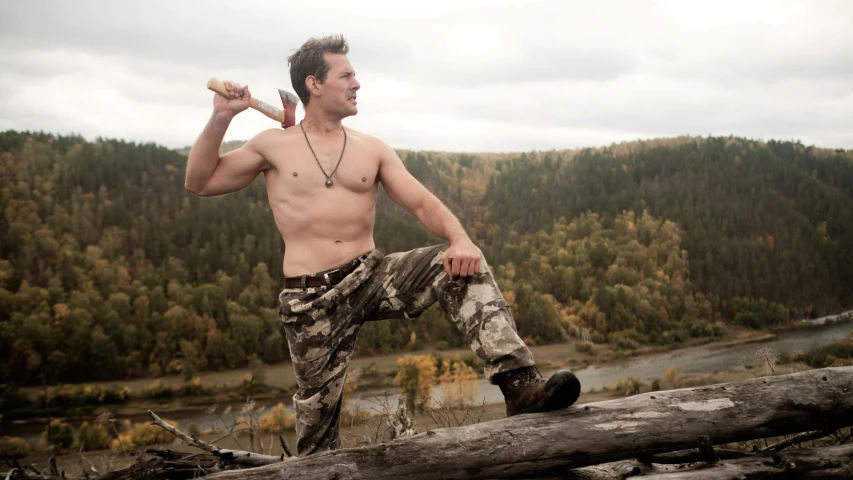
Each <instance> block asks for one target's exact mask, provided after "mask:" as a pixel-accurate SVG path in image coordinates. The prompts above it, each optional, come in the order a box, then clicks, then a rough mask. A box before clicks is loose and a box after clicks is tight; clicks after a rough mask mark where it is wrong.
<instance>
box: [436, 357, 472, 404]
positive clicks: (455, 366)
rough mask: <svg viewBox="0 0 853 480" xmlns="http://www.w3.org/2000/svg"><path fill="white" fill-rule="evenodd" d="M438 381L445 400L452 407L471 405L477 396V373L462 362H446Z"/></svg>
mask: <svg viewBox="0 0 853 480" xmlns="http://www.w3.org/2000/svg"><path fill="white" fill-rule="evenodd" d="M443 363H444V365H443V368H442V371H443V372H444V373H442V374H441V377H439V379H438V381H439V383H440V384H441V392H442V396H443V400H444V402H445V403H446V404H448V405H450V406H465V405H470V404H471V403H472V402H473V401H474V397H476V396H477V372H475V371H474V369H473V368H471V366H470V365H468V364H467V363H463V362H462V361H455V362H454V361H451V360H445V361H444V362H443Z"/></svg>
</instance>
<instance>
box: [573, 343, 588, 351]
mask: <svg viewBox="0 0 853 480" xmlns="http://www.w3.org/2000/svg"><path fill="white" fill-rule="evenodd" d="M575 350H577V351H578V352H580V353H586V354H591V353H592V344H591V343H578V344H575Z"/></svg>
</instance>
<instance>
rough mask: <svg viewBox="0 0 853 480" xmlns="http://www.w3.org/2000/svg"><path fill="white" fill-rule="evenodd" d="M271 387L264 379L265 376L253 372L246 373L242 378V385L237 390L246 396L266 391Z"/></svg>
mask: <svg viewBox="0 0 853 480" xmlns="http://www.w3.org/2000/svg"><path fill="white" fill-rule="evenodd" d="M269 389H270V386H269V385H267V383H266V382H265V381H264V378H263V376H261V377H258V376H255V375H254V374H251V373H246V374H244V375H243V377H242V378H241V379H240V386H239V387H237V391H238V392H240V395H243V396H244V397H246V396H251V395H255V394H258V393H264V392H266V391H268V390H269Z"/></svg>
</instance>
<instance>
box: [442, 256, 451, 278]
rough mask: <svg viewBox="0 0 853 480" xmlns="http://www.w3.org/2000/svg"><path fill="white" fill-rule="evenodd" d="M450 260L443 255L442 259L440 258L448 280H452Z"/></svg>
mask: <svg viewBox="0 0 853 480" xmlns="http://www.w3.org/2000/svg"><path fill="white" fill-rule="evenodd" d="M450 260H451V258H450V257H448V256H447V255H445V256H444V257H442V258H441V264H442V265H444V271H445V272H447V276H449V277H450V279H451V280H453V273H452V272H451V266H450Z"/></svg>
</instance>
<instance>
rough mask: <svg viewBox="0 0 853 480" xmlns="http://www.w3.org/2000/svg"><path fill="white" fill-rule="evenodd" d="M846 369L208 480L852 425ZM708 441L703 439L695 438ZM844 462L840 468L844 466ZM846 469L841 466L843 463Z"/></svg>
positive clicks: (626, 401) (639, 449) (518, 466)
mask: <svg viewBox="0 0 853 480" xmlns="http://www.w3.org/2000/svg"><path fill="white" fill-rule="evenodd" d="M851 392H853V367H842V368H826V369H820V370H812V371H808V372H802V373H796V374H790V375H781V376H775V377H765V378H757V379H752V380H747V381H743V382H736V383H727V384H718V385H712V386H705V387H697V388H688V389H681V390H670V391H663V392H652V393H646V394H641V395H636V396H633V397H628V398H623V399H618V400H610V401H605V402H597V403H590V404H586V405H578V406H574V407H570V408H568V409H566V410H561V411H558V412H551V413H546V414H530V415H519V416H516V417H511V418H507V419H501V420H495V421H491V422H486V423H481V424H477V425H469V426H463V427H456V428H451V429H441V430H434V431H428V432H426V433H422V434H419V435H416V436H414V437H410V438H405V439H400V440H395V441H391V442H388V443H383V444H378V445H370V446H364V447H358V448H351V449H343V450H337V451H331V452H324V453H321V454H318V455H312V456H309V457H305V458H292V459H288V460H287V461H285V462H283V463H280V464H276V465H269V466H265V467H259V468H252V469H246V470H240V471H233V472H232V471H226V472H221V473H217V474H213V475H210V476H209V477H208V478H212V479H213V478H221V479H225V478H241V479H256V480H265V479H272V478H276V479H278V478H300V479H323V480H328V479H333V478H351V479H360V478H370V479H384V478H408V479H487V478H519V477H522V478H523V477H526V476H542V475H559V474H560V473H562V472H565V470H566V469H571V468H578V467H585V466H589V465H598V464H603V463H610V462H616V461H619V460H626V459H631V458H636V457H647V456H649V455H653V454H657V453H665V452H672V451H676V450H684V449H690V448H698V447H700V446H703V445H706V444H711V445H719V444H725V443H731V442H739V441H746V440H752V439H756V438H766V437H774V436H780V435H786V434H792V433H799V432H803V431H811V430H814V429H815V428H819V429H827V428H831V427H836V428H840V427H844V426H849V425H851V424H853V395H850V393H851ZM703 437H707V439H705V438H703ZM847 460H848V459H844V461H847ZM848 463H849V462H848Z"/></svg>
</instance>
